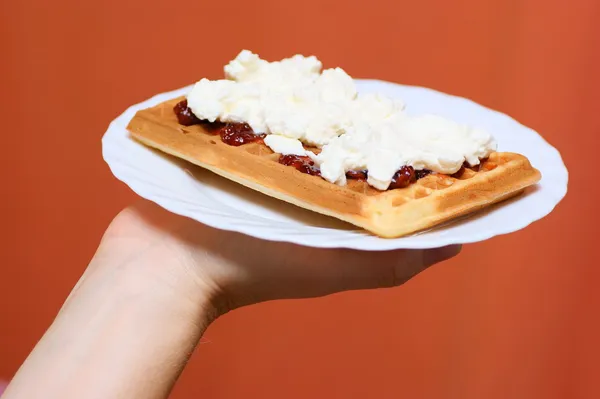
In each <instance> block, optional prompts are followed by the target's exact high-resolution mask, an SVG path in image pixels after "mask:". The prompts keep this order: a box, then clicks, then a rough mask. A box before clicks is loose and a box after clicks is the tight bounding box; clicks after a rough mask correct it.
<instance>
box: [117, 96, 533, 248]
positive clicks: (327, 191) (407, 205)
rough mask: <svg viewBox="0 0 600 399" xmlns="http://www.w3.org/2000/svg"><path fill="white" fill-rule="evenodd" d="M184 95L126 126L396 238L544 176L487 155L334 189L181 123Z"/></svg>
mask: <svg viewBox="0 0 600 399" xmlns="http://www.w3.org/2000/svg"><path fill="white" fill-rule="evenodd" d="M182 99H183V98H177V99H173V100H169V101H166V102H164V103H161V104H159V105H157V106H155V107H152V108H148V109H144V110H141V111H138V112H137V113H136V115H135V116H134V117H133V119H132V120H131V121H130V123H129V126H128V130H129V131H130V133H131V135H132V136H133V137H134V138H135V139H137V140H138V141H140V142H142V143H144V144H146V145H148V146H150V147H153V148H156V149H158V150H160V151H163V152H165V153H168V154H171V155H174V156H176V157H178V158H181V159H184V160H186V161H189V162H191V163H194V164H196V165H199V166H201V167H203V168H206V169H208V170H211V171H212V172H214V173H216V174H218V175H221V176H223V177H225V178H227V179H230V180H233V181H235V182H237V183H239V184H242V185H244V186H246V187H249V188H252V189H254V190H257V191H260V192H262V193H264V194H267V195H269V196H272V197H275V198H278V199H280V200H283V201H286V202H289V203H291V204H294V205H297V206H299V207H302V208H306V209H309V210H311V211H314V212H318V213H321V214H324V215H328V216H332V217H335V218H338V219H341V220H343V221H346V222H349V223H352V224H354V225H356V226H359V227H362V228H364V229H365V230H367V231H370V232H371V233H373V234H376V235H378V236H380V237H385V238H393V237H400V236H404V235H408V234H411V233H415V232H417V231H420V230H424V229H428V228H431V227H433V226H436V225H438V224H440V223H443V222H446V221H449V220H451V219H454V218H456V217H458V216H461V215H465V214H467V213H470V212H473V211H476V210H478V209H481V208H483V207H485V206H488V205H491V204H493V203H496V202H499V201H502V200H504V199H507V198H510V197H512V196H515V195H517V194H519V193H521V192H522V191H523V189H524V188H526V187H527V186H530V185H532V184H535V183H536V182H538V181H539V180H540V178H541V174H540V172H539V171H538V170H536V169H535V168H533V167H532V166H531V164H530V162H529V160H528V159H527V158H526V157H524V156H523V155H520V154H515V153H500V152H495V153H492V154H491V155H490V156H489V158H487V159H486V160H484V161H483V162H482V163H481V165H480V166H479V167H477V168H473V169H469V168H467V169H465V171H464V173H462V175H461V176H460V177H451V176H448V175H441V174H430V175H428V176H426V177H424V178H422V179H419V180H417V181H416V182H415V183H413V184H410V185H409V186H408V187H405V188H399V189H394V190H389V191H379V190H377V189H374V188H372V187H371V186H369V185H368V184H367V183H366V182H364V181H360V180H348V184H347V185H345V186H339V185H336V184H332V183H329V182H327V181H326V180H323V179H322V178H321V177H318V176H311V175H308V174H304V173H301V172H300V171H298V170H296V169H295V168H293V167H289V166H285V165H282V164H280V163H279V162H278V159H279V154H275V153H273V151H271V149H270V148H269V147H267V146H266V145H264V144H262V143H249V144H244V145H242V146H239V147H234V146H230V145H227V144H225V143H223V142H222V141H221V140H220V138H219V136H215V135H213V134H211V133H209V132H208V131H207V130H205V129H204V128H203V127H202V125H193V126H182V125H180V124H179V123H178V121H177V118H176V116H175V113H174V112H173V106H174V105H175V104H176V103H177V102H179V101H181V100H182Z"/></svg>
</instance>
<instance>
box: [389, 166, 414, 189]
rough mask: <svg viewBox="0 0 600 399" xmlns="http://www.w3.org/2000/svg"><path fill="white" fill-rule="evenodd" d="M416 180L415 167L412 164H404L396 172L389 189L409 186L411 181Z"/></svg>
mask: <svg viewBox="0 0 600 399" xmlns="http://www.w3.org/2000/svg"><path fill="white" fill-rule="evenodd" d="M415 181H417V178H416V176H415V169H414V168H413V167H412V166H403V167H401V168H400V170H398V171H397V172H396V173H395V174H394V177H393V178H392V182H391V183H390V186H389V188H388V190H393V189H395V188H404V187H408V185H409V184H410V183H414V182H415Z"/></svg>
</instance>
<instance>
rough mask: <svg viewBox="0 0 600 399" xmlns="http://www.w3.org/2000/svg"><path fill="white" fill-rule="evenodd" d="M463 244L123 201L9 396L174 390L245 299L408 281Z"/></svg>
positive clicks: (152, 394)
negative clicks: (256, 222) (259, 226)
mask: <svg viewBox="0 0 600 399" xmlns="http://www.w3.org/2000/svg"><path fill="white" fill-rule="evenodd" d="M459 250H460V248H459V247H448V248H443V249H439V250H429V251H395V252H380V253H364V252H356V251H349V250H318V249H312V248H302V247H298V246H295V245H289V244H281V243H271V242H266V241H260V240H256V239H253V238H250V237H246V236H242V235H239V234H235V233H228V232H223V231H217V230H214V229H210V228H208V227H206V226H203V225H201V224H199V223H196V222H194V221H191V220H188V219H185V218H182V217H179V216H175V215H172V214H169V213H168V212H166V211H163V210H162V209H160V208H158V207H157V206H155V205H153V204H150V203H148V202H141V203H140V204H138V205H137V206H135V207H132V208H129V209H127V210H125V211H124V212H122V213H121V214H120V215H119V216H118V217H117V218H116V219H115V220H114V221H113V223H112V224H111V226H110V227H109V229H108V230H107V232H106V234H105V237H104V238H103V240H102V243H101V245H100V247H99V249H98V251H97V253H96V254H95V256H94V258H93V260H92V261H91V263H90V265H89V266H88V268H87V270H86V271H85V273H84V275H83V276H82V277H81V279H80V281H79V282H78V283H77V285H76V286H75V288H74V289H73V291H72V292H71V294H70V296H69V297H68V299H67V301H66V302H65V304H64V305H63V308H62V309H61V311H60V312H59V314H58V315H57V317H56V319H55V321H54V322H53V324H52V325H51V326H50V328H49V329H48V331H47V332H46V334H45V335H44V336H43V337H42V339H41V340H40V342H39V343H38V344H37V346H36V347H35V349H34V350H33V352H32V353H31V354H30V356H29V357H28V359H27V360H26V361H25V363H24V364H23V365H22V367H21V369H20V370H19V372H18V373H17V375H16V376H15V378H14V379H13V381H12V382H11V383H10V385H9V387H8V389H7V391H6V392H5V395H4V396H3V398H4V399H20V398H103V399H105V398H128V399H129V398H130V399H137V398H140V399H141V398H144V399H145V398H166V397H167V396H168V394H169V392H170V390H171V388H172V387H173V384H174V383H175V381H176V380H177V378H178V376H179V375H180V373H181V371H182V370H183V368H184V366H185V364H186V362H187V360H188V359H189V356H190V355H191V353H192V351H193V350H194V348H195V346H196V344H197V343H198V340H199V339H200V337H201V335H202V333H203V332H204V330H205V329H206V327H207V326H208V325H209V324H210V322H211V321H212V320H214V319H215V318H216V317H218V316H219V315H221V314H223V313H225V312H227V311H230V310H232V309H235V308H237V307H240V306H244V305H249V304H252V303H256V302H261V301H266V300H271V299H279V298H303V297H315V296H321V295H327V294H330V293H334V292H339V291H344V290H353V289H367V288H378V287H391V286H395V285H400V284H402V283H404V282H405V281H407V280H408V279H409V278H411V277H412V276H414V275H415V274H417V273H418V272H420V271H422V270H423V269H425V268H426V267H428V266H429V265H431V264H434V263H436V262H439V261H443V260H445V259H447V258H449V257H452V256H454V255H456V254H457V253H458V251H459Z"/></svg>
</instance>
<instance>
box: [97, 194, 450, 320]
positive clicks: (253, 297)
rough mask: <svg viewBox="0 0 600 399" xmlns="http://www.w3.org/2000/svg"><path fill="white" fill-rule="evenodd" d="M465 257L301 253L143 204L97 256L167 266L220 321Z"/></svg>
mask: <svg viewBox="0 0 600 399" xmlns="http://www.w3.org/2000/svg"><path fill="white" fill-rule="evenodd" d="M460 249H461V248H460V246H450V247H445V248H440V249H432V250H397V251H385V252H365V251H355V250H348V249H317V248H309V247H302V246H298V245H294V244H288V243H278V242H269V241H263V240H259V239H255V238H252V237H249V236H246V235H242V234H238V233H233V232H227V231H222V230H217V229H213V228H210V227H207V226H205V225H202V224H200V223H198V222H196V221H193V220H190V219H187V218H184V217H181V216H177V215H174V214H172V213H169V212H167V211H165V210H163V209H162V208H160V207H159V206H157V205H155V204H153V203H151V202H148V201H140V202H138V203H137V204H136V205H134V206H132V207H130V208H127V209H125V210H124V211H123V212H121V213H120V214H119V215H118V216H117V217H116V218H115V220H114V221H113V222H112V224H111V225H110V227H109V229H108V230H107V232H106V235H105V237H104V239H103V241H102V244H101V246H100V250H99V253H109V254H110V255H109V256H110V257H111V258H112V257H114V258H117V259H118V258H120V259H121V260H119V261H117V262H113V263H121V262H122V259H127V258H130V259H135V261H134V263H135V264H137V265H139V266H141V268H142V269H147V267H148V264H154V265H164V266H165V269H167V265H169V266H168V271H167V270H165V272H166V273H167V274H168V275H169V276H172V274H173V273H181V275H182V276H184V278H191V279H193V280H194V281H195V282H196V284H197V286H198V290H202V291H203V292H204V293H205V294H206V296H207V297H208V298H209V300H210V302H211V303H212V305H213V306H214V307H215V309H216V311H217V315H216V316H218V315H220V314H222V313H224V312H227V311H229V310H232V309H235V308H237V307H240V306H244V305H249V304H252V303H257V302H262V301H267V300H272V299H283V298H305V297H317V296H322V295H327V294H331V293H335V292H339V291H345V290H357V289H369V288H382V287H393V286H397V285H400V284H403V283H405V282H406V281H408V280H409V279H410V278H411V277H413V276H415V275H416V274H417V273H419V272H421V271H423V270H424V269H426V268H427V267H429V266H431V265H433V264H434V263H437V262H441V261H443V260H446V259H448V258H451V257H453V256H455V255H456V254H458V253H459V252H460ZM109 263H110V262H109ZM155 270H156V269H155Z"/></svg>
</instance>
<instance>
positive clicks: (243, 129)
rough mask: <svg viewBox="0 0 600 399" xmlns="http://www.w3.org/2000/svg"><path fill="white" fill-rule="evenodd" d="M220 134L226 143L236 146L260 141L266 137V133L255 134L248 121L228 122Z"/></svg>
mask: <svg viewBox="0 0 600 399" xmlns="http://www.w3.org/2000/svg"><path fill="white" fill-rule="evenodd" d="M219 135H220V136H221V140H222V141H223V142H224V143H225V144H229V145H232V146H234V147H238V146H240V145H244V144H248V143H256V142H260V141H262V140H263V139H264V138H265V135H264V134H254V131H253V130H252V128H251V127H250V125H248V124H247V123H228V124H226V125H225V126H224V127H223V128H221V130H220V131H219Z"/></svg>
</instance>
